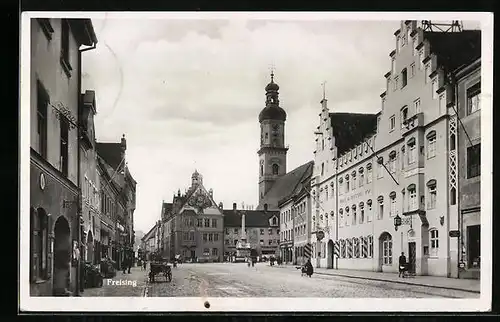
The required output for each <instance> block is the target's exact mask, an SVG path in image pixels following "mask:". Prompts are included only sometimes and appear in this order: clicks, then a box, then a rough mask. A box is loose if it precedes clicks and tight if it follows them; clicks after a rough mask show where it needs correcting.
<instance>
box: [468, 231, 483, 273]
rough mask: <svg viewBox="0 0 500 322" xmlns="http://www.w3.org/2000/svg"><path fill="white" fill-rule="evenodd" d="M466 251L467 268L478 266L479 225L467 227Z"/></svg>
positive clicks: (479, 254) (479, 251) (479, 247)
mask: <svg viewBox="0 0 500 322" xmlns="http://www.w3.org/2000/svg"><path fill="white" fill-rule="evenodd" d="M467 253H468V256H467V258H468V264H469V265H468V266H469V268H480V265H481V261H480V258H481V225H475V226H469V227H467Z"/></svg>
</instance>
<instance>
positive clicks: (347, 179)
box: [345, 175, 350, 192]
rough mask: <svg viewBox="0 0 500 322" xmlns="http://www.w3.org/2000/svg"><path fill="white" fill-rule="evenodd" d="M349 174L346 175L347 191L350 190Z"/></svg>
mask: <svg viewBox="0 0 500 322" xmlns="http://www.w3.org/2000/svg"><path fill="white" fill-rule="evenodd" d="M349 190H350V189H349V176H348V175H347V176H346V177H345V192H349Z"/></svg>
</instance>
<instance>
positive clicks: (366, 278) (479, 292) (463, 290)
mask: <svg viewBox="0 0 500 322" xmlns="http://www.w3.org/2000/svg"><path fill="white" fill-rule="evenodd" d="M278 268H287V267H286V266H282V267H279V266H278ZM292 268H295V266H293V267H292ZM314 274H317V275H325V276H340V277H347V278H357V279H362V280H369V281H377V282H387V283H396V284H405V285H416V286H425V287H432V288H439V289H445V290H453V291H461V292H468V293H476V294H481V291H476V290H468V289H463V288H458V287H451V286H437V285H432V284H419V283H410V282H403V281H400V280H394V281H393V280H386V279H382V278H374V277H363V276H353V275H345V274H338V273H318V272H314Z"/></svg>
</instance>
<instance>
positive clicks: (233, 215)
mask: <svg viewBox="0 0 500 322" xmlns="http://www.w3.org/2000/svg"><path fill="white" fill-rule="evenodd" d="M223 213H224V227H231V228H232V227H241V210H233V209H224V210H223ZM245 213H246V215H245V227H262V228H265V227H269V219H271V218H272V217H273V216H278V215H279V211H264V210H245ZM278 220H279V217H278Z"/></svg>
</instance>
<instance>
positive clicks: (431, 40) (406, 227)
mask: <svg viewBox="0 0 500 322" xmlns="http://www.w3.org/2000/svg"><path fill="white" fill-rule="evenodd" d="M479 41H480V33H479V32H477V31H463V32H434V31H431V30H430V29H429V27H428V26H418V25H417V22H416V21H402V22H401V28H400V29H398V30H397V31H396V32H395V45H396V50H394V51H392V52H391V54H390V57H391V70H390V71H389V72H388V73H387V74H386V75H385V77H386V79H387V89H386V91H385V92H384V93H382V95H381V98H382V109H381V111H380V112H379V113H377V114H365V115H363V114H351V113H330V112H329V110H328V107H327V105H326V100H323V101H322V113H321V114H320V116H321V122H320V125H319V127H318V132H317V147H316V151H315V164H316V167H315V173H314V178H313V183H312V188H313V193H314V199H315V201H316V204H315V212H314V215H313V216H312V218H311V224H312V225H313V227H316V229H317V230H318V231H323V232H324V233H325V238H324V240H322V241H321V242H320V243H319V244H318V246H319V247H321V248H320V249H319V250H316V252H315V253H314V255H316V256H317V255H318V254H321V255H320V259H319V260H318V262H319V265H320V266H321V267H335V268H339V269H361V270H371V271H384V272H397V271H398V257H399V255H400V253H401V252H404V253H405V254H406V258H407V261H408V262H409V264H410V269H411V270H413V271H414V272H415V273H416V274H418V275H440V276H454V277H455V276H457V268H458V261H457V251H458V249H457V245H458V243H457V241H456V239H455V237H449V236H448V233H449V231H450V230H456V229H457V226H458V210H457V206H456V197H457V195H456V180H457V178H456V155H455V154H454V153H450V151H451V150H450V149H451V148H454V147H455V146H456V142H455V140H456V126H454V123H453V114H454V112H453V108H451V107H452V104H450V103H451V102H452V100H453V97H452V95H451V88H452V87H451V86H450V85H448V82H447V77H446V76H447V73H448V72H450V71H452V70H454V69H455V68H456V67H457V66H459V65H461V64H465V63H468V62H469V61H470V60H471V59H473V58H475V55H474V54H473V53H474V51H477V49H478V48H480V46H479ZM450 117H451V120H452V122H450ZM332 196H333V198H332ZM396 217H399V218H401V219H402V225H401V226H399V227H396V226H395V218H396ZM335 244H337V245H338V254H335V253H336V252H335V247H334V245H335ZM325 245H327V246H326V256H325Z"/></svg>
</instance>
